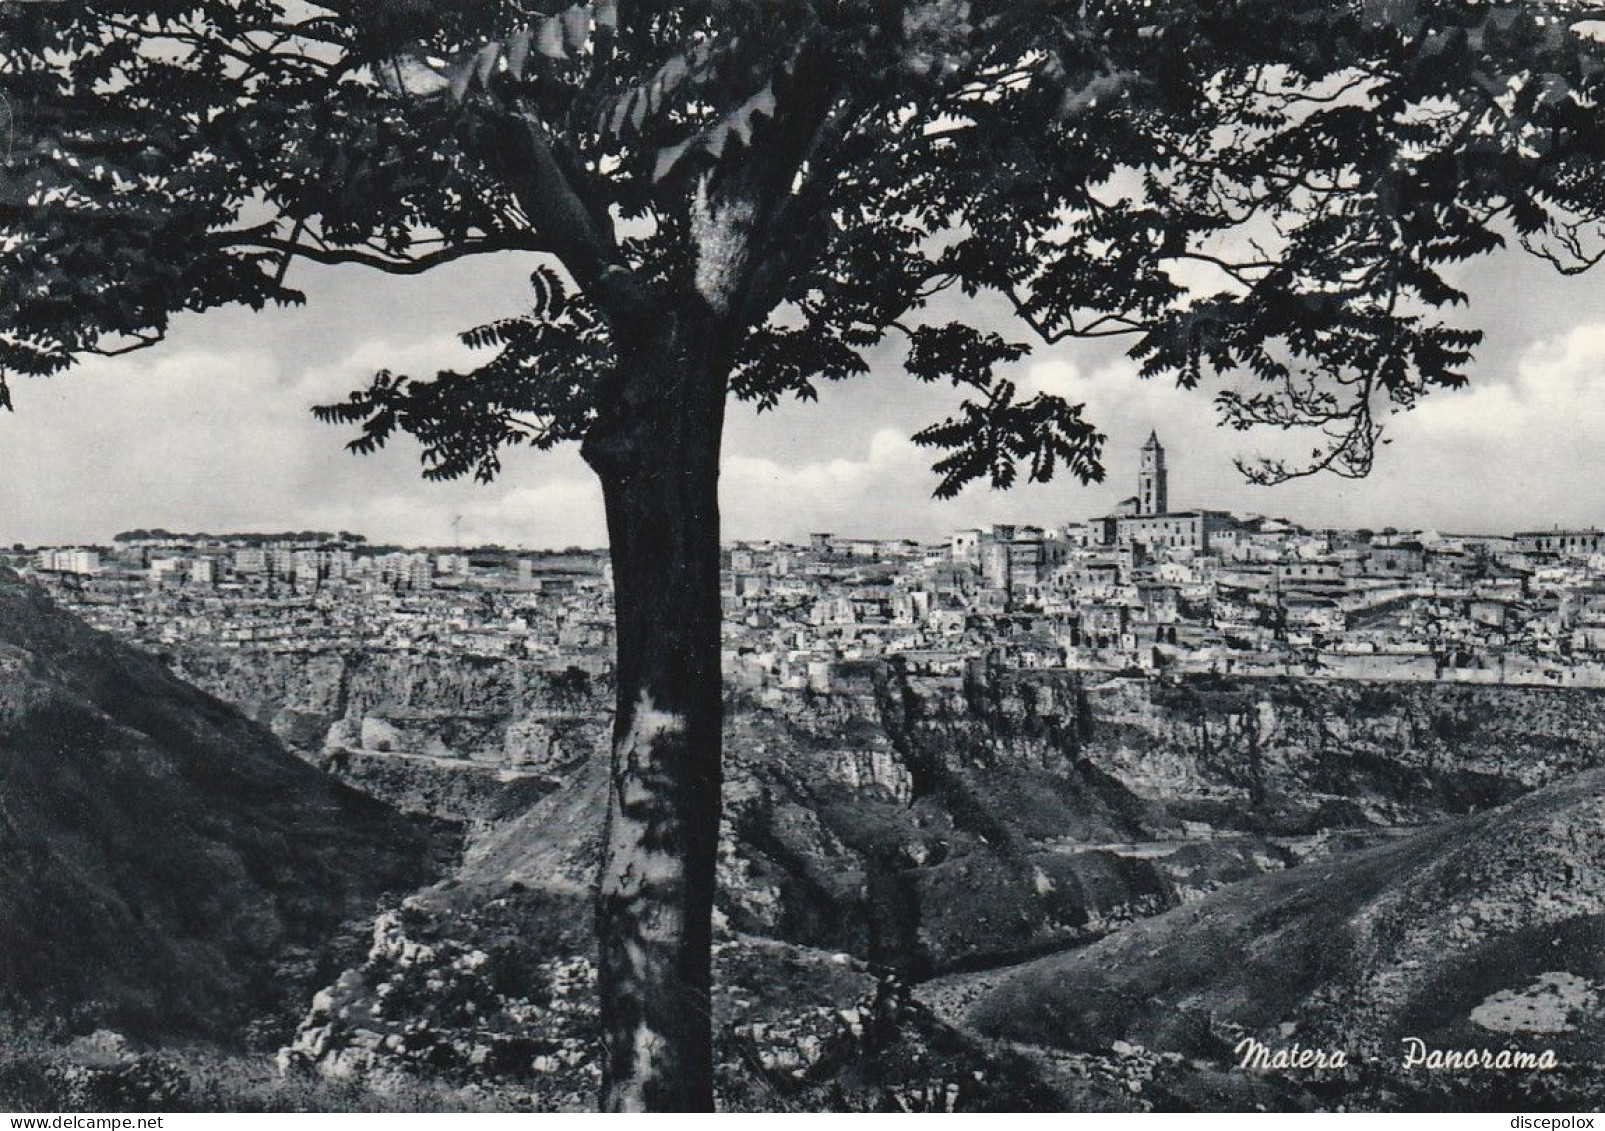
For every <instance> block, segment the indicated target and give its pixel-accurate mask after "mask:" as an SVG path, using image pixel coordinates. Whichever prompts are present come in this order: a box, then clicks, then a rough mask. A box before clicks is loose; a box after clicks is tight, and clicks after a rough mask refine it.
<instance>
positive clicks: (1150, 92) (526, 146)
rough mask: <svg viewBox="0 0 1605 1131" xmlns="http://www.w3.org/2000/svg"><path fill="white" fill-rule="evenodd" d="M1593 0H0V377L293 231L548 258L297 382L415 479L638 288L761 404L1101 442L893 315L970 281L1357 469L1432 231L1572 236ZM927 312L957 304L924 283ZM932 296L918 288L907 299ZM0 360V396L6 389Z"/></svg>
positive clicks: (1021, 312)
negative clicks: (3, 136) (705, 312)
mask: <svg viewBox="0 0 1605 1131" xmlns="http://www.w3.org/2000/svg"><path fill="white" fill-rule="evenodd" d="M1594 15H1595V13H1594V12H1592V11H1591V10H1590V9H1588V8H1586V7H1584V6H1582V5H1575V4H1568V3H1564V2H1561V0H1555V2H1553V3H1531V4H1520V5H1514V4H1487V3H1470V2H1465V0H1453V2H1451V0H1441V2H1429V0H1421V2H1419V3H1412V2H1401V0H1391V2H1378V0H1365V2H1364V3H1348V4H1344V3H1336V4H1334V3H1325V2H1323V3H1316V2H1313V0H1274V2H1273V0H1220V2H1211V3H1202V2H1199V0H1150V2H1144V3H1138V2H1135V0H1103V2H1097V0H1094V2H1079V0H1078V2H1076V3H1065V2H1051V0H1032V2H1027V3H1002V2H992V3H988V2H984V0H976V2H973V3H965V2H960V0H907V2H904V3H879V2H877V3H870V2H868V0H777V2H770V3H761V4H759V3H739V2H735V0H702V2H694V3H689V4H679V5H673V6H663V5H653V4H647V3H631V2H629V0H597V2H594V3H580V4H573V5H564V4H563V3H561V2H560V0H529V2H525V3H516V2H511V0H380V2H366V3H359V2H357V0H327V2H326V3H321V4H317V5H312V4H307V3H302V2H299V0H226V2H219V3H211V4H204V5H201V4H193V3H179V2H157V3H111V2H88V3H82V4H73V5H43V4H15V3H13V4H3V5H0V34H3V36H4V43H5V49H4V51H3V52H0V97H3V99H4V104H5V106H6V107H7V108H8V111H9V118H10V122H11V130H10V135H11V141H10V145H9V148H8V149H7V150H6V152H5V154H4V164H3V166H0V169H3V180H0V257H3V259H0V266H3V268H4V270H3V272H0V381H3V374H4V373H11V374H49V373H52V372H56V371H59V370H61V369H63V368H65V367H67V366H68V365H70V364H71V363H72V361H73V360H74V359H75V358H77V357H80V356H83V355H85V354H93V353H103V354H104V353H115V352H119V351H122V350H126V349H130V348H138V347H140V346H142V345H145V344H149V343H151V342H153V341H156V340H159V339H160V338H161V336H162V335H163V334H164V333H165V332H166V329H167V327H168V324H169V321H170V319H171V318H172V316H173V315H174V314H176V313H178V312H180V311H185V310H201V309H207V308H210V307H215V306H218V305H222V304H227V303H243V304H246V305H249V306H253V307H260V306H262V305H264V304H266V303H270V302H278V303H286V302H297V301H300V298H301V296H300V294H299V292H297V291H296V289H295V288H294V286H293V281H292V278H291V277H290V276H289V275H288V274H287V270H286V269H287V267H288V265H289V263H290V261H291V260H292V259H294V258H296V257H299V258H303V259H307V260H311V261H315V262H320V263H364V264H368V265H370V266H374V267H377V268H380V269H382V270H386V271H391V272H399V273H416V272H419V271H423V270H427V269H429V268H430V267H433V266H435V265H436V264H439V263H443V262H446V261H449V260H452V259H456V258H460V257H462V256H466V255H474V254H486V253H494V252H504V251H526V252H546V253H549V254H550V255H552V256H553V257H555V259H556V261H557V262H558V263H559V264H560V270H559V271H554V270H552V269H551V268H549V267H542V268H541V269H539V270H538V271H537V272H536V273H535V275H534V282H535V284H536V287H535V292H536V293H535V297H534V301H533V302H532V304H531V307H530V310H529V312H528V314H527V315H525V316H524V317H521V318H515V319H510V320H505V321H502V322H498V323H494V324H492V325H488V326H484V327H480V328H478V329H476V330H472V331H470V332H469V333H468V334H467V335H465V337H466V338H467V340H468V341H469V342H470V343H471V344H474V345H477V346H482V347H484V348H485V350H486V352H487V353H488V354H490V355H491V356H490V359H489V360H488V361H486V362H485V364H483V365H482V366H480V367H479V368H477V369H473V370H471V371H468V372H463V373H457V372H450V373H441V374H437V375H434V376H432V377H413V376H403V375H397V374H393V373H381V374H379V375H378V376H377V377H376V378H375V379H374V381H373V383H372V384H371V386H370V387H369V388H367V389H365V390H361V391H359V392H357V393H356V394H354V395H353V397H352V398H351V399H350V400H349V401H347V402H346V403H344V404H341V405H337V406H329V407H328V408H326V409H324V410H322V414H323V415H324V416H325V417H326V418H328V419H332V420H337V421H345V422H349V423H355V424H358V425H360V433H359V436H358V438H357V440H356V441H355V442H354V443H353V445H352V446H353V447H355V448H356V449H358V450H366V449H369V448H371V447H374V446H376V445H379V444H382V443H384V442H385V441H386V439H388V438H389V437H390V436H391V435H393V434H394V433H395V432H397V431H402V432H407V433H410V434H412V435H414V436H416V437H417V438H418V439H419V440H420V441H421V442H422V444H423V448H424V454H425V456H424V458H425V461H426V464H427V473H428V474H430V475H435V476H455V475H462V474H474V475H478V476H480V477H481V478H485V477H489V476H490V475H493V474H494V473H495V472H496V470H497V468H498V453H499V452H500V451H501V449H502V448H504V447H505V446H507V445H510V444H519V443H529V444H534V445H537V446H548V445H550V444H553V443H557V442H560V441H564V440H572V439H582V438H584V436H585V435H586V434H587V431H588V429H590V428H592V427H593V426H594V424H595V422H596V421H597V420H598V419H599V415H600V414H603V410H605V409H606V407H607V405H608V404H609V402H610V399H616V397H617V396H618V386H617V383H616V382H615V381H612V380H611V379H610V378H609V376H608V374H609V370H610V366H611V365H612V361H611V358H612V357H613V352H612V339H613V336H614V335H616V334H617V333H618V331H619V327H620V326H621V325H623V324H625V323H626V322H628V320H629V319H630V318H631V317H638V316H641V314H642V312H644V311H646V310H649V309H652V304H653V301H654V299H655V298H656V297H657V296H660V295H662V294H665V293H674V294H695V295H698V296H700V297H701V300H702V301H703V302H704V303H706V304H707V305H708V306H709V307H710V308H711V309H714V310H716V311H717V312H718V313H719V314H720V316H721V317H723V318H724V319H725V320H726V321H727V322H728V324H729V326H730V327H731V330H730V338H731V341H732V347H731V353H730V357H729V359H728V361H729V365H728V376H729V388H730V391H731V392H732V393H733V394H734V395H735V396H736V397H738V398H740V399H743V400H748V401H751V402H753V403H754V404H755V405H756V406H757V407H758V408H760V409H767V408H772V407H775V406H776V405H777V404H778V403H779V402H780V401H781V400H783V399H786V398H801V399H810V398H812V397H814V396H815V395H816V393H817V388H818V385H819V383H820V382H830V381H838V380H845V379H849V378H853V377H858V376H861V375H864V374H866V373H867V372H869V370H870V368H871V364H870V351H872V350H876V349H878V348H883V347H885V346H886V344H887V343H888V341H889V340H892V339H895V340H897V341H900V342H901V343H902V347H903V348H904V349H905V351H906V358H907V368H908V370H909V372H910V373H911V374H912V375H913V376H915V377H917V378H918V379H920V380H922V381H943V382H949V381H950V382H951V383H953V384H954V385H956V386H958V387H959V388H960V389H961V390H963V395H964V399H963V403H962V404H961V405H960V406H959V407H958V409H957V411H956V412H955V413H954V414H953V415H952V416H951V417H950V418H949V419H947V420H945V421H943V422H941V423H939V424H936V425H934V426H933V427H931V428H929V429H927V430H925V431H924V432H922V433H921V434H920V435H919V437H918V438H919V440H920V442H921V443H924V444H927V445H930V446H932V447H934V448H937V449H939V450H940V452H941V453H944V454H942V455H941V458H940V460H939V462H938V465H937V469H938V472H939V473H940V475H941V479H940V485H939V487H938V491H939V493H943V494H949V493H952V492H954V491H956V490H958V489H960V488H961V487H962V486H963V485H965V484H966V483H968V482H971V481H974V480H977V479H980V480H988V481H990V482H992V483H994V484H996V485H1000V486H1005V485H1007V484H1008V483H1009V482H1011V481H1012V480H1013V478H1014V477H1015V475H1016V474H1017V472H1016V469H1017V468H1024V470H1025V474H1026V475H1027V476H1028V477H1030V478H1037V479H1040V478H1045V477H1047V476H1048V475H1051V474H1052V473H1053V472H1054V471H1055V470H1057V469H1060V468H1068V469H1069V470H1070V471H1072V472H1073V473H1075V474H1077V475H1079V476H1080V477H1082V478H1084V479H1089V478H1096V477H1097V476H1099V475H1100V474H1101V468H1100V466H1099V462H1098V456H1099V450H1100V442H1101V437H1100V436H1099V434H1098V433H1097V431H1096V429H1095V428H1093V427H1092V426H1091V425H1090V424H1089V423H1088V422H1087V421H1085V420H1084V419H1083V417H1082V414H1081V411H1080V409H1079V407H1078V406H1074V405H1070V404H1067V403H1065V402H1064V401H1062V400H1060V399H1058V398H1055V397H1052V396H1048V395H1038V396H1034V397H1030V398H1027V399H1020V394H1019V390H1018V388H1017V384H1016V382H1015V381H1014V380H1013V379H1011V378H1009V377H1008V376H1007V374H1006V372H1005V369H1006V367H1007V365H1008V364H1009V363H1010V362H1012V361H1015V360H1017V359H1018V358H1019V357H1020V356H1021V354H1022V352H1023V349H1024V347H1023V346H1020V345H1015V344H1012V343H1010V342H1007V341H1005V340H1004V339H1002V338H999V337H995V336H993V335H988V334H981V333H978V332H976V331H974V330H972V329H970V328H968V327H967V326H966V325H965V324H964V323H963V322H954V321H942V320H940V319H939V318H936V316H935V315H933V314H932V309H933V308H932V300H933V299H934V298H936V296H938V295H939V294H941V293H942V292H944V291H955V292H961V293H963V294H966V295H977V294H982V293H985V294H989V295H991V296H993V300H994V301H997V300H1001V301H1002V302H1003V303H1004V304H1006V305H1007V306H1008V307H1009V308H1010V309H1012V310H1013V311H1014V312H1015V313H1016V314H1017V315H1018V317H1019V320H1020V322H1021V323H1022V324H1023V326H1024V327H1028V328H1029V329H1030V330H1032V331H1035V334H1036V336H1037V337H1038V338H1039V339H1042V340H1046V341H1058V340H1061V339H1066V338H1075V337H1082V338H1088V337H1102V336H1115V337H1123V338H1126V339H1127V340H1128V341H1129V348H1130V352H1131V354H1132V356H1134V357H1135V358H1137V359H1139V360H1140V362H1141V372H1142V374H1143V376H1144V377H1148V378H1161V379H1166V380H1172V381H1176V382H1179V383H1180V384H1182V385H1184V386H1189V387H1190V386H1195V385H1204V384H1213V385H1215V386H1216V404H1217V405H1218V407H1219V410H1220V412H1221V414H1222V416H1223V419H1224V420H1225V421H1227V422H1228V423H1230V424H1232V425H1234V426H1237V427H1241V428H1247V427H1251V426H1254V425H1270V426H1272V427H1275V428H1306V429H1311V430H1313V431H1314V432H1316V433H1317V442H1316V444H1315V447H1314V449H1313V456H1312V458H1311V459H1310V460H1308V461H1305V462H1304V463H1301V464H1278V463H1268V464H1265V465H1262V466H1258V467H1253V468H1249V469H1248V470H1249V471H1250V473H1251V474H1252V475H1255V476H1257V477H1260V478H1265V479H1276V478H1280V477H1283V476H1286V475H1290V474H1297V473H1301V472H1303V471H1306V470H1309V469H1312V468H1328V469H1331V470H1334V471H1337V472H1339V473H1342V474H1350V475H1358V474H1363V473H1364V472H1365V471H1366V470H1367V469H1368V468H1369V466H1370V462H1371V458H1372V452H1373V449H1374V445H1375V443H1376V440H1377V438H1378V436H1379V434H1380V431H1381V427H1382V422H1383V419H1384V417H1385V415H1386V413H1387V412H1388V411H1390V410H1392V409H1398V408H1408V407H1409V406H1410V405H1411V404H1413V403H1414V402H1415V401H1416V400H1417V399H1418V398H1419V397H1420V396H1421V395H1423V394H1424V393H1426V392H1428V391H1430V390H1431V389H1433V388H1435V387H1445V386H1454V385H1458V384H1461V383H1463V382H1464V380H1465V375H1466V367H1467V363H1468V362H1469V360H1470V357H1471V352H1472V350H1473V348H1474V347H1475V345H1476V344H1477V341H1478V339H1479V336H1478V334H1477V332H1476V331H1475V330H1471V329H1467V328H1464V327H1463V326H1460V325H1458V324H1457V323H1456V322H1455V321H1454V320H1453V316H1452V308H1453V307H1455V306H1456V305H1457V304H1459V303H1461V302H1463V301H1464V298H1465V296H1464V293H1463V291H1462V290H1461V288H1460V287H1459V286H1458V285H1457V284H1456V281H1455V278H1456V276H1455V272H1454V270H1453V268H1454V266H1455V265H1456V264H1458V263H1460V262H1462V261H1464V260H1466V259H1469V258H1471V257H1473V256H1477V255H1480V254H1483V253H1486V252H1489V251H1491V250H1493V249H1495V248H1498V247H1500V246H1502V245H1503V244H1505V243H1506V242H1507V241H1510V240H1519V241H1521V242H1522V243H1524V244H1526V245H1527V246H1528V247H1530V248H1531V249H1532V250H1534V251H1536V252H1538V253H1540V254H1543V255H1545V256H1547V257H1549V258H1551V259H1552V260H1553V261H1555V262H1556V263H1557V265H1558V266H1561V267H1562V268H1563V269H1566V270H1576V269H1581V268H1582V267H1584V266H1587V265H1590V264H1591V263H1592V262H1593V261H1594V260H1595V259H1597V258H1598V255H1599V249H1600V246H1601V245H1600V243H1599V238H1598V232H1597V229H1596V223H1597V221H1598V219H1599V217H1600V215H1601V204H1602V201H1601V197H1600V194H1601V192H1602V191H1605V190H1602V189H1601V188H1600V185H1601V183H1602V182H1601V178H1600V177H1599V176H1597V163H1598V161H1599V159H1600V157H1601V153H1600V150H1601V146H1602V144H1605V131H1602V130H1601V129H1600V123H1599V93H1600V83H1601V81H1602V80H1601V77H1600V76H1601V72H1602V69H1605V68H1602V63H1601V59H1600V50H1599V47H1598V44H1597V43H1596V41H1595V40H1594V39H1593V38H1592V34H1591V33H1592V29H1593V26H1594V25H1592V24H1591V23H1590V22H1589V21H1590V20H1591V19H1592V18H1593V16H1594ZM942 309H945V310H950V309H952V307H951V306H950V305H948V304H943V306H942ZM928 318H929V319H934V320H933V321H926V319H928ZM0 399H8V397H7V393H6V392H5V386H4V385H3V383H0Z"/></svg>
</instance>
